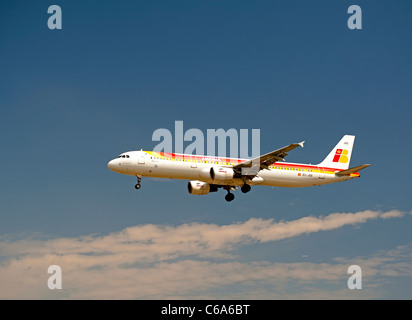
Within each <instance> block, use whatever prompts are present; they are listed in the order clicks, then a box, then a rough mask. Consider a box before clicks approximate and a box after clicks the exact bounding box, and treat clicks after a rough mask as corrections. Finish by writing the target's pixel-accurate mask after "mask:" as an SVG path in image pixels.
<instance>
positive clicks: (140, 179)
mask: <svg viewBox="0 0 412 320" xmlns="http://www.w3.org/2000/svg"><path fill="white" fill-rule="evenodd" d="M136 178H137V184H136V185H135V186H134V187H135V189H137V190H139V189H140V188H141V187H142V186H141V185H140V182H141V181H142V176H136Z"/></svg>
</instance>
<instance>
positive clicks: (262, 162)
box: [233, 141, 305, 175]
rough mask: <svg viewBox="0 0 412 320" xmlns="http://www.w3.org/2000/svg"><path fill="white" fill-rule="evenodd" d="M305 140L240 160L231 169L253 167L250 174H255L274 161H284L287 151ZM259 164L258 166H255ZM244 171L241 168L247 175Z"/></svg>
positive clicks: (300, 145)
mask: <svg viewBox="0 0 412 320" xmlns="http://www.w3.org/2000/svg"><path fill="white" fill-rule="evenodd" d="M304 143H305V141H302V142H299V143H292V144H290V145H288V146H286V147H283V148H280V149H278V150H275V151H272V152H269V153H266V154H264V155H261V156H259V157H257V158H253V159H250V160H247V161H244V162H241V163H239V164H237V165H234V166H233V169H234V170H235V171H240V170H241V169H242V168H254V169H255V170H252V171H254V174H253V173H252V172H251V175H256V174H257V172H258V171H260V170H262V169H268V167H269V166H270V165H272V164H273V163H274V162H276V161H280V160H282V161H285V157H286V156H287V155H288V152H289V151H292V150H293V149H295V148H297V147H302V148H303V144H304ZM258 165H259V167H257V166H258ZM245 171H246V172H247V171H248V170H243V175H249V174H248V173H246V174H245Z"/></svg>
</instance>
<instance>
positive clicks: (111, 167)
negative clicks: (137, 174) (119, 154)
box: [107, 160, 115, 171]
mask: <svg viewBox="0 0 412 320" xmlns="http://www.w3.org/2000/svg"><path fill="white" fill-rule="evenodd" d="M114 166H115V160H110V161H109V162H108V163H107V167H108V168H109V169H110V170H112V171H114Z"/></svg>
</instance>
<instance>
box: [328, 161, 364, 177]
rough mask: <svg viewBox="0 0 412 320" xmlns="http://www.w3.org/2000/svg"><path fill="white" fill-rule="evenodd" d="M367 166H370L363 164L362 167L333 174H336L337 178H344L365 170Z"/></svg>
mask: <svg viewBox="0 0 412 320" xmlns="http://www.w3.org/2000/svg"><path fill="white" fill-rule="evenodd" d="M369 166H370V164H363V165H361V166H357V167H353V168H349V169H347V170H343V171H337V172H335V174H336V175H337V176H346V175H347V174H351V173H355V172H356V171H359V170H362V169H365V168H367V167H369Z"/></svg>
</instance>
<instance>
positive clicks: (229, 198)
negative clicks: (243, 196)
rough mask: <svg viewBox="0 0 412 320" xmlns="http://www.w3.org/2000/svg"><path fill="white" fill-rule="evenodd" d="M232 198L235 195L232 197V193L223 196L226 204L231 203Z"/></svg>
mask: <svg viewBox="0 0 412 320" xmlns="http://www.w3.org/2000/svg"><path fill="white" fill-rule="evenodd" d="M234 198H235V195H234V194H233V193H228V194H227V195H226V196H225V200H226V201H227V202H230V201H232V200H233V199H234Z"/></svg>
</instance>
